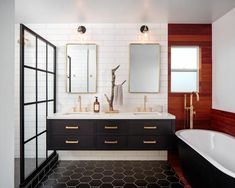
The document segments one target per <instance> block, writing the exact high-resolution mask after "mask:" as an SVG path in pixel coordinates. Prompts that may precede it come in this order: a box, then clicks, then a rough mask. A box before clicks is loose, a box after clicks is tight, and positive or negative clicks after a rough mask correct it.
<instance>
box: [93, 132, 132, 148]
mask: <svg viewBox="0 0 235 188" xmlns="http://www.w3.org/2000/svg"><path fill="white" fill-rule="evenodd" d="M96 142H97V147H98V149H111V150H112V149H121V148H124V149H126V148H127V137H126V136H109V135H103V136H97V141H96Z"/></svg>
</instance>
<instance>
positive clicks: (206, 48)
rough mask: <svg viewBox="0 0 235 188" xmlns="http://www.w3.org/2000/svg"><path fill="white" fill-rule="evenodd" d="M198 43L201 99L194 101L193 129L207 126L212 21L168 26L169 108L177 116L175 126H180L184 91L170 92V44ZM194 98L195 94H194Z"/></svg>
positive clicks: (178, 127)
mask: <svg viewBox="0 0 235 188" xmlns="http://www.w3.org/2000/svg"><path fill="white" fill-rule="evenodd" d="M176 45H184V46H186V45H198V46H200V49H201V64H200V70H199V94H200V101H199V102H196V101H194V106H195V110H196V116H195V119H194V120H195V121H194V128H206V129H208V128H210V123H211V107H212V26H211V24H169V25H168V111H169V113H172V114H174V115H176V129H177V130H179V129H182V128H183V122H184V93H171V91H170V85H171V46H176ZM194 99H195V97H194Z"/></svg>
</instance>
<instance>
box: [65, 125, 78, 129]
mask: <svg viewBox="0 0 235 188" xmlns="http://www.w3.org/2000/svg"><path fill="white" fill-rule="evenodd" d="M65 129H79V126H70V125H66V126H65Z"/></svg>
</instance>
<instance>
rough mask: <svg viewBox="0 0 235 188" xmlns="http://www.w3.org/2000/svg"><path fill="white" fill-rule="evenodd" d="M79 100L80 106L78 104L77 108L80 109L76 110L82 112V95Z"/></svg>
mask: <svg viewBox="0 0 235 188" xmlns="http://www.w3.org/2000/svg"><path fill="white" fill-rule="evenodd" d="M77 102H78V103H79V106H78V104H77V105H76V109H78V110H76V111H79V112H81V111H82V97H81V96H80V95H79V96H78V98H77Z"/></svg>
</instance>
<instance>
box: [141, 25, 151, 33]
mask: <svg viewBox="0 0 235 188" xmlns="http://www.w3.org/2000/svg"><path fill="white" fill-rule="evenodd" d="M148 31H149V28H148V26H147V25H142V26H141V27H140V32H141V33H143V34H144V35H147V33H148Z"/></svg>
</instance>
